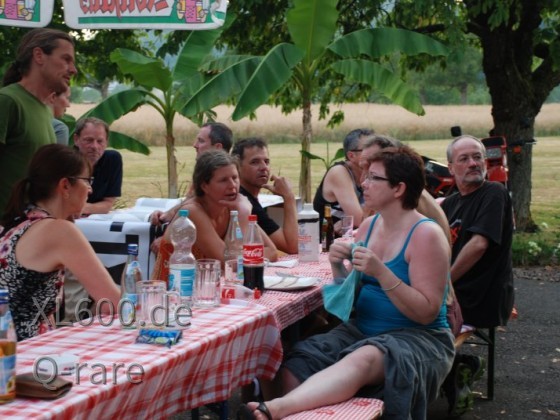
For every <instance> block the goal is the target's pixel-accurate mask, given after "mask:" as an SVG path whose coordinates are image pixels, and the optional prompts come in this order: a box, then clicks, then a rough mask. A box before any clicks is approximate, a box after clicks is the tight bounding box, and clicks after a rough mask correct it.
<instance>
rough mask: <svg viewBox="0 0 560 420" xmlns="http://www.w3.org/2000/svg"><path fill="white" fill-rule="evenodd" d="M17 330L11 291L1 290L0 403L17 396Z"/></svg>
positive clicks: (7, 401)
mask: <svg viewBox="0 0 560 420" xmlns="http://www.w3.org/2000/svg"><path fill="white" fill-rule="evenodd" d="M16 342H17V337H16V330H15V328H14V321H13V319H12V314H11V312H10V305H9V291H8V290H6V289H2V290H0V404H6V403H9V402H10V401H13V400H14V399H15V398H16Z"/></svg>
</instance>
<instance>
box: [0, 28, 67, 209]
mask: <svg viewBox="0 0 560 420" xmlns="http://www.w3.org/2000/svg"><path fill="white" fill-rule="evenodd" d="M76 73H77V70H76V66H75V64H74V42H73V40H72V37H70V35H68V34H67V33H65V32H62V31H58V30H56V29H48V28H38V29H33V30H31V31H29V32H27V33H26V34H25V35H24V36H23V38H22V39H21V42H20V44H19V46H18V49H17V55H16V58H15V61H14V62H13V63H12V64H11V65H10V67H9V68H8V69H7V70H6V73H5V74H4V79H3V86H4V87H3V88H2V89H0V109H1V110H2V112H0V216H1V215H2V213H3V212H4V207H5V206H6V203H7V200H8V197H9V195H10V191H11V189H12V186H13V184H14V183H15V182H16V181H18V180H19V179H20V178H23V177H24V176H25V170H26V168H27V164H28V163H29V161H30V160H31V157H32V156H33V154H34V153H35V151H37V149H39V147H41V146H43V145H45V144H49V143H55V142H56V137H55V134H54V130H53V128H52V124H51V122H52V113H51V111H50V109H49V108H48V106H47V105H45V103H46V102H47V101H48V98H49V96H50V95H51V94H52V92H56V93H60V92H64V91H66V90H67V89H68V87H69V86H70V79H71V78H72V76H74V75H75V74H76Z"/></svg>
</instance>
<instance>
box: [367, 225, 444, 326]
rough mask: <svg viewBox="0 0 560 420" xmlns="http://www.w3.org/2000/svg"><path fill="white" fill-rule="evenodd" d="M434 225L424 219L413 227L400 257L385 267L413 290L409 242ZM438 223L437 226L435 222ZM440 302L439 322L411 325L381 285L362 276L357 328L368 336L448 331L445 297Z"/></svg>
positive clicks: (414, 323) (370, 277)
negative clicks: (418, 231)
mask: <svg viewBox="0 0 560 420" xmlns="http://www.w3.org/2000/svg"><path fill="white" fill-rule="evenodd" d="M378 216H379V215H376V216H375V217H374V218H373V220H372V222H371V225H370V227H369V231H368V233H367V237H366V241H365V242H366V244H367V243H368V241H369V237H370V234H371V231H372V229H373V225H374V224H375V222H376V220H377V218H378ZM428 221H429V222H434V221H433V220H432V219H422V220H419V221H418V222H417V223H415V224H414V226H412V228H411V229H410V232H409V233H408V236H407V237H406V240H405V242H404V245H403V247H402V249H401V251H400V252H399V253H398V255H397V256H396V257H395V258H393V259H392V260H391V261H388V262H386V263H385V266H386V267H387V268H388V269H389V270H391V271H392V272H393V274H395V276H397V277H398V278H399V279H400V280H402V281H403V282H404V283H406V284H407V285H409V286H410V277H409V275H408V263H407V262H406V260H405V258H404V254H405V251H406V248H407V246H408V242H409V241H410V238H411V236H412V233H413V232H414V229H416V227H417V226H418V225H419V224H420V223H423V222H428ZM434 223H435V222H434ZM446 294H447V289H446V293H445V294H444V297H443V299H442V302H441V308H440V311H439V314H438V316H437V317H436V319H435V320H434V321H433V322H432V323H430V324H428V325H422V324H420V323H418V322H415V321H412V320H411V319H409V318H407V317H406V316H405V315H403V314H402V313H401V312H400V311H399V310H398V308H397V307H396V306H395V305H394V304H393V302H391V299H389V297H388V296H387V294H386V293H385V292H384V291H383V290H381V286H380V284H379V281H378V280H377V279H376V278H375V277H372V276H368V275H365V274H362V288H361V290H360V294H359V296H358V300H357V302H356V326H357V327H358V328H359V329H360V331H361V332H362V333H364V334H367V335H378V334H381V333H384V332H385V331H389V330H394V329H397V328H431V329H433V328H449V324H448V323H447V318H446V316H447V308H446V306H445V295H446Z"/></svg>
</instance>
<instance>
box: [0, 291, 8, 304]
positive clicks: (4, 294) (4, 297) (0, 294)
mask: <svg viewBox="0 0 560 420" xmlns="http://www.w3.org/2000/svg"><path fill="white" fill-rule="evenodd" d="M9 299H10V291H9V290H8V289H0V301H2V303H4V302H8V300H9Z"/></svg>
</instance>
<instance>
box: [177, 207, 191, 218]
mask: <svg viewBox="0 0 560 420" xmlns="http://www.w3.org/2000/svg"><path fill="white" fill-rule="evenodd" d="M179 217H189V211H188V210H187V209H181V210H179Z"/></svg>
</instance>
